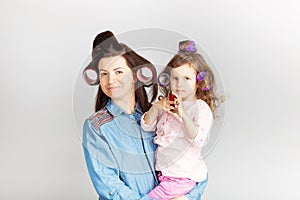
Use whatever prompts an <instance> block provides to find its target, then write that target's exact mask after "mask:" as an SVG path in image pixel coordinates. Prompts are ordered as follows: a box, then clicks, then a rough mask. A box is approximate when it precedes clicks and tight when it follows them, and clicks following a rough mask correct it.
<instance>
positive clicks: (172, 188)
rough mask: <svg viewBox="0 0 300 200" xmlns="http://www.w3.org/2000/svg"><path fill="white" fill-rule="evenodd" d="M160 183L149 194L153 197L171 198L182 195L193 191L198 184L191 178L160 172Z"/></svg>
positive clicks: (164, 199)
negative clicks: (171, 175) (170, 175)
mask: <svg viewBox="0 0 300 200" xmlns="http://www.w3.org/2000/svg"><path fill="white" fill-rule="evenodd" d="M158 180H159V182H160V183H159V185H158V186H157V187H155V188H154V189H153V190H152V191H151V192H150V193H149V194H148V196H149V197H150V198H151V199H155V200H156V199H159V200H169V199H172V198H176V197H180V196H183V195H185V194H187V193H188V192H189V191H191V190H192V189H193V188H194V186H195V185H196V182H195V181H192V180H191V179H189V178H177V177H169V176H163V175H161V174H158Z"/></svg>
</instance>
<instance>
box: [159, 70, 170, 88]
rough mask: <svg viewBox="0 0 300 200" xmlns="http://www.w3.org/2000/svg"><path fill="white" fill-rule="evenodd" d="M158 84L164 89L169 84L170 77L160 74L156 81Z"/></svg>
mask: <svg viewBox="0 0 300 200" xmlns="http://www.w3.org/2000/svg"><path fill="white" fill-rule="evenodd" d="M157 81H158V83H159V85H160V86H162V87H166V86H168V85H169V84H170V76H169V74H167V73H161V74H160V75H159V76H158V79H157Z"/></svg>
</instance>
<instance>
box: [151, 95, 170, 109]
mask: <svg viewBox="0 0 300 200" xmlns="http://www.w3.org/2000/svg"><path fill="white" fill-rule="evenodd" d="M172 104H175V101H170V100H169V98H167V97H165V98H162V99H161V100H159V101H157V102H156V103H155V104H154V105H153V106H152V107H154V109H155V110H156V111H161V110H163V111H165V112H168V113H171V112H172V110H174V109H175V107H174V106H173V105H172Z"/></svg>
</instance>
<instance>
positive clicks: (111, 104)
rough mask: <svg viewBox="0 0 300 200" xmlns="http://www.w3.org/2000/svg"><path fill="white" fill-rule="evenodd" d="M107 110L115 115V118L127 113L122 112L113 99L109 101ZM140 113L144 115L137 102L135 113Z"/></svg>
mask: <svg viewBox="0 0 300 200" xmlns="http://www.w3.org/2000/svg"><path fill="white" fill-rule="evenodd" d="M106 108H107V110H108V111H109V112H110V113H111V114H112V115H113V116H118V115H121V114H122V113H125V112H124V110H122V109H121V108H120V107H119V106H118V105H117V104H115V103H114V102H113V101H112V100H111V99H108V102H107V104H106ZM135 112H138V113H140V114H143V111H142V108H141V106H140V105H139V103H138V102H137V103H136V104H135V108H134V112H133V113H135ZM125 114H127V113H125Z"/></svg>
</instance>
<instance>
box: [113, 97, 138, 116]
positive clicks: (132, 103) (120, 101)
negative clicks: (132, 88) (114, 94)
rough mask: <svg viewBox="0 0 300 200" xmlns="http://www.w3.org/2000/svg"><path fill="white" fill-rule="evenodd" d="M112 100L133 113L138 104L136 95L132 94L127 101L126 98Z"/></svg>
mask: <svg viewBox="0 0 300 200" xmlns="http://www.w3.org/2000/svg"><path fill="white" fill-rule="evenodd" d="M112 101H113V102H114V103H115V104H116V105H118V106H119V107H120V108H121V109H122V110H124V111H125V112H126V113H128V114H132V113H133V111H134V108H135V104H136V102H135V96H134V95H131V96H130V97H129V98H127V101H126V100H124V99H112Z"/></svg>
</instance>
